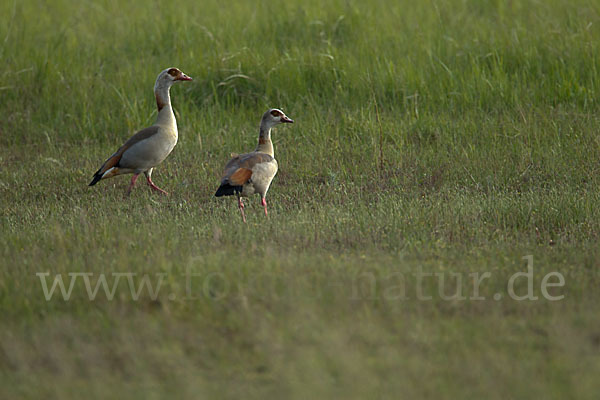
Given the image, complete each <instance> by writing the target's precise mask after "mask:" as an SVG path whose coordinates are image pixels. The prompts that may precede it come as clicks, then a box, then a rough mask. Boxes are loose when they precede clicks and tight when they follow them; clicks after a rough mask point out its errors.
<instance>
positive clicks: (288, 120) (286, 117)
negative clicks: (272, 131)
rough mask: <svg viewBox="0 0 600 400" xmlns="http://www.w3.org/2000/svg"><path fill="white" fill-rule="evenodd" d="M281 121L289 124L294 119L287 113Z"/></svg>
mask: <svg viewBox="0 0 600 400" xmlns="http://www.w3.org/2000/svg"><path fill="white" fill-rule="evenodd" d="M281 122H287V123H288V124H293V123H294V120H293V119H291V118H289V117H288V116H287V115H284V116H283V117H281Z"/></svg>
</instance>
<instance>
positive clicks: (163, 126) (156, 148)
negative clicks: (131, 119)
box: [89, 68, 192, 195]
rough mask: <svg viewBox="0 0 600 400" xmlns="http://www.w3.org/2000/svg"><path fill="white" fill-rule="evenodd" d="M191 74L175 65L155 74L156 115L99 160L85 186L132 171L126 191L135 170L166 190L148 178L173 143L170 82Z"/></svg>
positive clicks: (156, 188) (129, 189)
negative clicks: (150, 122) (101, 162)
mask: <svg viewBox="0 0 600 400" xmlns="http://www.w3.org/2000/svg"><path fill="white" fill-rule="evenodd" d="M191 80H192V78H190V77H189V76H187V75H186V74H184V73H183V72H181V71H180V70H179V69H177V68H167V69H165V70H164V71H162V72H161V73H160V74H158V77H157V78H156V83H155V84H154V96H155V97H156V105H157V106H158V117H157V118H156V122H155V123H154V125H152V126H151V127H148V128H145V129H142V130H141V131H139V132H137V133H136V134H135V135H133V136H132V137H131V138H129V140H127V141H126V142H125V144H123V145H122V146H121V147H119V149H118V150H117V151H116V152H115V153H114V154H113V155H111V156H110V157H109V158H108V159H107V160H106V161H105V162H104V164H102V166H101V167H100V169H98V171H97V172H96V173H95V174H94V177H93V179H92V181H91V182H90V184H89V186H94V185H95V184H96V183H98V182H99V181H100V180H102V179H107V178H111V177H113V176H117V175H123V174H133V177H132V178H131V183H130V184H129V188H128V189H127V194H129V193H131V189H132V188H133V186H134V185H135V181H136V180H137V178H138V176H139V174H141V173H142V172H143V173H144V175H146V180H147V182H148V185H149V186H150V187H151V188H152V189H153V190H156V191H157V192H159V193H162V194H164V195H167V194H168V193H167V192H165V191H164V190H162V189H161V188H159V187H158V186H156V185H155V184H154V182H152V170H153V169H154V167H156V166H157V165H158V164H160V163H161V162H162V161H163V160H164V159H165V158H167V156H168V155H169V153H171V151H172V150H173V148H174V147H175V144H177V121H175V115H174V114H173V108H172V107H171V96H170V95H169V91H170V89H171V86H173V84H174V83H176V82H179V81H191Z"/></svg>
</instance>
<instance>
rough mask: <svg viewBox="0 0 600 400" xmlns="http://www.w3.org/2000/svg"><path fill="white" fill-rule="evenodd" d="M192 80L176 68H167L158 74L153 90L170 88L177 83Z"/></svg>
mask: <svg viewBox="0 0 600 400" xmlns="http://www.w3.org/2000/svg"><path fill="white" fill-rule="evenodd" d="M191 80H192V78H190V77H189V76H187V75H186V74H184V73H183V72H181V70H179V69H178V68H167V69H165V70H164V71H162V72H161V73H160V74H158V77H157V78H156V84H155V85H154V88H155V89H159V88H170V87H171V86H172V85H173V84H174V83H176V82H178V81H191Z"/></svg>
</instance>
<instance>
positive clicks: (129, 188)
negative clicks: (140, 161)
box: [126, 174, 140, 196]
mask: <svg viewBox="0 0 600 400" xmlns="http://www.w3.org/2000/svg"><path fill="white" fill-rule="evenodd" d="M139 175H140V174H133V176H132V177H131V183H130V184H129V187H128V188H127V193H126V194H127V195H128V196H129V194H130V193H131V189H133V185H135V181H137V178H138V176H139Z"/></svg>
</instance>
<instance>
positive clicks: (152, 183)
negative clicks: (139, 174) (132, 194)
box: [146, 175, 169, 196]
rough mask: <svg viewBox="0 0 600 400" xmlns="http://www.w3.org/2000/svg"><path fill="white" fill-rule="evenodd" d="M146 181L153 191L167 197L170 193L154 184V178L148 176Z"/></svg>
mask: <svg viewBox="0 0 600 400" xmlns="http://www.w3.org/2000/svg"><path fill="white" fill-rule="evenodd" d="M146 181H147V182H148V185H149V186H150V187H151V188H152V189H153V190H156V191H157V192H159V193H162V194H164V195H165V196H167V195H168V194H169V193H167V192H165V191H164V190H162V189H161V188H159V187H158V186H156V185H155V184H154V182H152V178H151V177H150V176H149V175H146Z"/></svg>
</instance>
